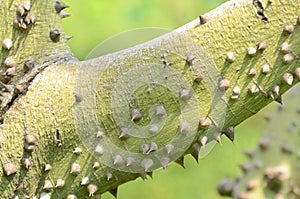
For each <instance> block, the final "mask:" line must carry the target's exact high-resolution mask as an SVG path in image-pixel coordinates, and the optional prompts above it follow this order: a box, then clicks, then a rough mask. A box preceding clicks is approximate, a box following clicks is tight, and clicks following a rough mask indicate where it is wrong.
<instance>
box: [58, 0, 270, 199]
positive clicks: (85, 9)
mask: <svg viewBox="0 0 300 199" xmlns="http://www.w3.org/2000/svg"><path fill="white" fill-rule="evenodd" d="M224 1H225V0H211V1H205V0H176V1H174V0H151V1H150V0H88V1H86V0H76V1H74V0H73V1H72V0H65V1H64V2H65V3H66V4H68V5H70V6H71V8H69V9H66V11H67V12H70V13H71V14H72V17H70V18H67V19H64V20H63V23H64V27H65V31H66V33H67V34H69V35H72V36H74V38H73V39H72V40H70V42H69V45H70V47H71V49H72V51H73V53H74V54H75V55H76V56H77V57H78V58H79V59H81V60H84V59H85V57H86V56H87V55H88V53H89V52H90V51H91V50H92V49H93V48H94V47H95V46H96V45H98V44H99V43H101V42H102V41H104V40H105V39H107V38H109V37H111V36H113V35H115V34H118V33H120V32H123V31H127V30H131V29H135V28H143V27H160V28H167V29H175V28H177V27H180V26H181V25H184V24H185V23H187V22H189V21H191V20H193V19H195V18H196V17H198V16H199V15H201V14H203V13H205V12H208V11H209V10H211V9H213V8H215V7H217V6H218V5H220V4H221V3H223V2H224ZM263 125H264V120H263V116H262V114H259V115H256V116H255V118H251V119H249V120H248V121H246V122H245V123H244V124H243V125H240V126H238V127H237V128H236V141H235V143H234V144H232V143H231V142H230V141H228V140H227V139H226V138H224V139H223V144H222V145H218V146H215V148H214V150H213V151H212V152H211V153H210V154H209V155H208V156H207V157H205V158H204V159H201V160H200V161H199V165H198V164H197V163H196V162H195V161H194V160H193V159H192V158H191V156H187V158H186V169H183V168H181V167H180V166H179V165H177V164H174V163H173V164H171V165H170V166H169V167H168V168H167V169H166V170H165V171H164V170H159V171H156V172H154V175H153V176H154V177H153V179H148V180H147V181H145V182H143V181H142V180H141V179H137V180H135V181H133V182H130V183H127V184H125V185H122V186H120V187H119V193H118V195H119V198H120V199H129V198H131V199H132V198H143V199H158V198H164V199H194V198H197V199H218V198H221V197H220V196H218V194H217V192H216V188H215V187H216V185H217V183H218V181H219V180H220V179H222V178H224V177H235V176H237V174H238V173H240V170H239V169H238V164H240V163H243V162H245V161H246V158H245V157H244V156H243V155H242V151H243V150H245V149H252V148H254V146H255V144H256V143H257V141H258V139H259V137H260V136H261V134H262V131H263ZM102 198H103V199H111V198H113V196H112V195H110V194H109V193H105V194H104V195H103V197H102Z"/></svg>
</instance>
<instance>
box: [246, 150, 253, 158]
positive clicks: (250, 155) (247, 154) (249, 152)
mask: <svg viewBox="0 0 300 199" xmlns="http://www.w3.org/2000/svg"><path fill="white" fill-rule="evenodd" d="M244 154H245V155H246V156H247V157H248V158H249V159H253V157H254V155H255V152H254V151H245V152H244Z"/></svg>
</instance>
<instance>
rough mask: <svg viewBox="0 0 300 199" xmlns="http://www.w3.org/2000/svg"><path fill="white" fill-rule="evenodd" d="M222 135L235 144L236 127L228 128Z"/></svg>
mask: <svg viewBox="0 0 300 199" xmlns="http://www.w3.org/2000/svg"><path fill="white" fill-rule="evenodd" d="M222 133H223V134H224V135H225V136H226V137H227V138H228V139H229V140H231V142H232V143H234V127H233V126H231V127H228V128H227V129H225V130H224V131H222Z"/></svg>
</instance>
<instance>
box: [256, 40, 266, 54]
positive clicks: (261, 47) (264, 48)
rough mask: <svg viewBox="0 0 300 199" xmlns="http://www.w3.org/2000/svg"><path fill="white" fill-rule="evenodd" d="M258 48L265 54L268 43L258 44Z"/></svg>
mask: <svg viewBox="0 0 300 199" xmlns="http://www.w3.org/2000/svg"><path fill="white" fill-rule="evenodd" d="M257 48H258V50H260V51H262V52H263V51H264V50H266V48H267V43H266V42H264V41H261V42H259V43H258V44H257Z"/></svg>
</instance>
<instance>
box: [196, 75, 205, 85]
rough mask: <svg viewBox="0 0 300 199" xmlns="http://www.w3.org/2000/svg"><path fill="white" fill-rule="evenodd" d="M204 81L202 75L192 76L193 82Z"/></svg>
mask: <svg viewBox="0 0 300 199" xmlns="http://www.w3.org/2000/svg"><path fill="white" fill-rule="evenodd" d="M203 79H204V76H203V75H201V74H197V75H195V76H194V81H195V82H198V83H199V82H201V81H202V80H203Z"/></svg>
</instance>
